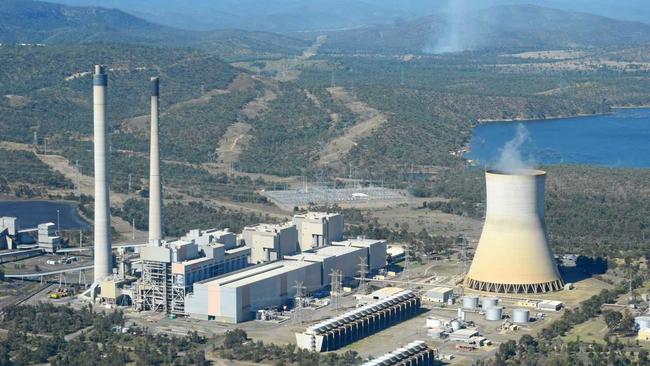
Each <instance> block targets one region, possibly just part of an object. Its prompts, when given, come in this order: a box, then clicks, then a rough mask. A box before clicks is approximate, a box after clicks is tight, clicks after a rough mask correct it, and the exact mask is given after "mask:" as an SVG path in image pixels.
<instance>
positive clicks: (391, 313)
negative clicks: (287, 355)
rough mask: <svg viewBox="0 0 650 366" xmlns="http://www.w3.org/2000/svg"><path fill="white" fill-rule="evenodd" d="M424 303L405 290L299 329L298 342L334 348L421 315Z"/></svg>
mask: <svg viewBox="0 0 650 366" xmlns="http://www.w3.org/2000/svg"><path fill="white" fill-rule="evenodd" d="M420 305H421V301H420V297H419V296H418V295H416V294H415V293H414V292H413V291H409V290H407V291H402V292H399V293H397V294H395V295H393V296H390V297H387V298H385V299H383V300H379V301H377V302H375V303H371V304H368V305H366V306H363V307H360V308H357V309H354V310H352V311H349V312H347V313H344V314H343V315H341V316H338V317H336V318H332V319H327V320H325V321H322V322H320V323H317V324H314V325H312V326H310V327H308V328H307V329H306V330H305V332H303V333H296V343H297V345H298V347H299V348H302V349H306V350H310V351H316V352H325V351H333V350H336V349H339V348H341V347H343V346H345V345H347V344H350V343H352V342H355V341H357V340H359V339H362V338H365V337H367V336H369V335H371V334H374V333H376V332H378V331H381V330H383V329H386V328H388V327H390V326H391V325H393V324H396V323H399V322H401V321H404V320H406V319H409V318H411V317H413V316H415V315H417V314H418V312H419V309H420Z"/></svg>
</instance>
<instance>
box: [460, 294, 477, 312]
mask: <svg viewBox="0 0 650 366" xmlns="http://www.w3.org/2000/svg"><path fill="white" fill-rule="evenodd" d="M476 308H478V296H465V297H463V309H476Z"/></svg>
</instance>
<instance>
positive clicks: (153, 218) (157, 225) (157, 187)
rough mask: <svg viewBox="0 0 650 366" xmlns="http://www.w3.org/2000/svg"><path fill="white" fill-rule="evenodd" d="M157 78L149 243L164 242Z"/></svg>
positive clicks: (156, 83)
mask: <svg viewBox="0 0 650 366" xmlns="http://www.w3.org/2000/svg"><path fill="white" fill-rule="evenodd" d="M159 87H160V85H159V80H158V78H157V77H153V78H151V147H150V148H151V151H150V155H149V241H150V242H156V241H160V240H162V213H161V210H162V186H161V182H160V149H159V147H158V94H159V90H160V88H159Z"/></svg>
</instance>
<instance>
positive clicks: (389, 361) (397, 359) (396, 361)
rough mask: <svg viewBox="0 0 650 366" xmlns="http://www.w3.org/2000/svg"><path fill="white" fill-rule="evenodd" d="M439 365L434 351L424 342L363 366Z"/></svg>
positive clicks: (409, 345)
mask: <svg viewBox="0 0 650 366" xmlns="http://www.w3.org/2000/svg"><path fill="white" fill-rule="evenodd" d="M435 364H437V362H436V355H435V352H434V350H432V349H431V348H429V347H428V346H427V345H426V343H424V342H423V341H413V342H411V343H409V344H407V345H406V346H404V347H400V348H398V349H396V350H395V351H393V352H391V353H387V354H385V355H383V356H381V357H378V358H376V359H374V360H370V361H368V362H366V363H364V364H362V365H361V366H433V365H435Z"/></svg>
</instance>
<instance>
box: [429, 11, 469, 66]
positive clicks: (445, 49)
mask: <svg viewBox="0 0 650 366" xmlns="http://www.w3.org/2000/svg"><path fill="white" fill-rule="evenodd" d="M469 8H470V1H469V0H447V6H446V7H445V11H444V16H445V25H444V28H443V29H442V30H441V31H440V32H432V35H431V37H432V38H431V40H430V41H429V44H428V45H426V46H425V47H424V49H423V52H425V53H433V54H442V53H454V52H463V51H471V50H473V49H475V48H476V46H477V44H476V39H477V33H476V30H475V26H474V24H475V22H474V21H472V20H471V19H469V10H470V9H469Z"/></svg>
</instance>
